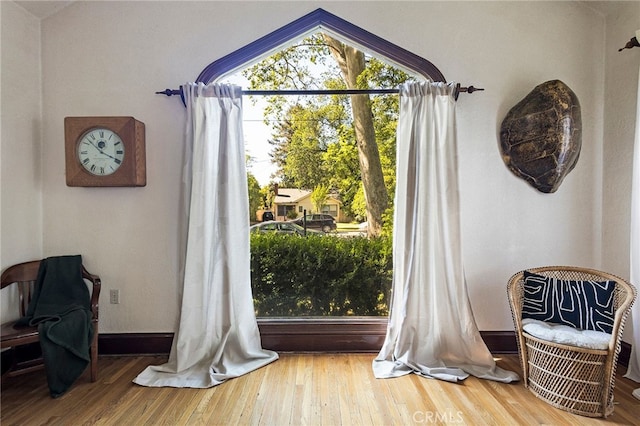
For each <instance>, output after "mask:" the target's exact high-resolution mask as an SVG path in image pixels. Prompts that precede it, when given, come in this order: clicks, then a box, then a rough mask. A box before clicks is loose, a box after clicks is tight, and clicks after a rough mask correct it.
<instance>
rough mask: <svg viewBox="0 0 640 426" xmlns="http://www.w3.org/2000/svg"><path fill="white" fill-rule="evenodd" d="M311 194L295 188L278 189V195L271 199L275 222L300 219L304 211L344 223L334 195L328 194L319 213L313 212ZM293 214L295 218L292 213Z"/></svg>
mask: <svg viewBox="0 0 640 426" xmlns="http://www.w3.org/2000/svg"><path fill="white" fill-rule="evenodd" d="M311 193H312V191H309V190H307V189H297V188H278V195H276V197H275V198H274V199H273V213H274V215H275V219H276V220H291V219H296V218H298V217H301V216H302V215H303V213H304V211H305V210H306V211H307V213H325V214H330V215H331V216H333V217H334V218H335V219H336V221H337V222H344V221H346V219H347V218H345V217H344V216H343V214H342V209H341V208H340V207H341V204H342V203H341V202H340V200H338V199H337V198H336V196H335V195H333V194H329V197H328V198H327V200H326V201H325V203H324V204H323V205H322V209H321V211H319V212H315V211H314V210H315V208H314V207H313V202H312V201H311ZM292 211H293V212H295V216H293V213H289V212H292Z"/></svg>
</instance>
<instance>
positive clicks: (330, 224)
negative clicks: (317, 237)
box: [293, 214, 337, 232]
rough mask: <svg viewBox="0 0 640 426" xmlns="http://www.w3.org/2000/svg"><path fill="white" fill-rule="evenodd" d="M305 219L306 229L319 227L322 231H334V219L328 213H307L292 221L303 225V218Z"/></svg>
mask: <svg viewBox="0 0 640 426" xmlns="http://www.w3.org/2000/svg"><path fill="white" fill-rule="evenodd" d="M305 218H306V220H307V229H310V228H311V229H320V230H322V232H330V231H334V230H335V229H336V228H337V225H336V220H335V219H334V218H333V216H331V215H330V214H308V215H307V216H305V217H301V218H298V219H296V220H294V221H293V223H296V224H298V225H300V226H303V227H304V220H305Z"/></svg>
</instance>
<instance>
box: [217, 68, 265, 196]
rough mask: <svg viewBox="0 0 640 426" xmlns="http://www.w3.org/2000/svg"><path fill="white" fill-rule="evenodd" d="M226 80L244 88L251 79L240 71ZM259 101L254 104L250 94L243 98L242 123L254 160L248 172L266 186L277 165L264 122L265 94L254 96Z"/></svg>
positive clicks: (246, 143)
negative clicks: (270, 154)
mask: <svg viewBox="0 0 640 426" xmlns="http://www.w3.org/2000/svg"><path fill="white" fill-rule="evenodd" d="M223 81H224V82H226V83H233V84H237V85H238V86H240V87H242V88H243V89H247V88H248V87H249V81H248V80H247V79H245V78H244V77H243V76H242V75H241V74H240V72H238V73H237V74H234V75H232V76H229V77H225V78H224V80H223ZM253 98H254V99H256V100H257V101H258V102H257V103H256V104H255V105H254V102H253V100H252V99H251V98H250V97H249V96H244V97H243V98H242V124H243V132H244V145H245V151H246V153H247V155H249V156H251V158H252V162H251V164H250V165H249V167H248V170H247V171H248V172H250V173H251V174H253V176H255V178H256V179H257V180H258V183H259V184H260V186H261V187H262V186H265V185H267V184H268V183H269V182H270V181H271V175H272V174H273V173H274V172H275V171H276V169H277V168H276V166H275V165H274V164H273V163H272V161H271V157H270V156H269V152H270V151H271V148H272V147H271V145H270V144H269V142H268V141H269V138H270V136H271V131H272V130H271V128H270V127H269V126H267V125H266V124H264V121H263V119H264V115H263V111H264V108H265V106H266V102H265V100H264V98H265V97H264V96H254V97H253Z"/></svg>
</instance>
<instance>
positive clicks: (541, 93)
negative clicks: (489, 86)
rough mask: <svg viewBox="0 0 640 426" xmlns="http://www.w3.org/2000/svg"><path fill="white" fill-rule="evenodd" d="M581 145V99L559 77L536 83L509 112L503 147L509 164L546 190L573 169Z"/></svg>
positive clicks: (502, 129) (502, 133) (502, 131)
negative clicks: (579, 100)
mask: <svg viewBox="0 0 640 426" xmlns="http://www.w3.org/2000/svg"><path fill="white" fill-rule="evenodd" d="M581 146H582V120H581V116H580V103H579V102H578V97H577V96H576V95H575V93H573V91H572V90H571V89H570V88H569V87H568V86H567V85H566V84H564V83H563V82H562V81H560V80H551V81H547V82H545V83H542V84H540V85H539V86H536V87H535V88H534V89H533V90H532V91H531V93H529V94H528V95H527V96H525V97H524V99H522V100H521V101H520V102H518V103H517V104H516V105H515V106H514V107H513V108H511V110H510V111H509V112H508V113H507V115H506V117H505V118H504V120H503V121H502V125H501V127H500V149H501V153H502V159H503V161H504V163H505V164H506V165H507V167H508V168H509V169H510V170H511V171H512V172H513V173H514V174H515V175H516V176H518V177H520V178H522V179H524V180H526V181H527V182H529V183H530V184H531V185H532V186H533V187H534V188H536V189H537V190H539V191H541V192H544V193H552V192H555V191H556V190H557V189H558V187H560V184H561V183H562V180H563V179H564V178H565V176H566V175H567V174H568V173H569V172H570V171H571V170H573V168H574V167H575V165H576V163H577V162H578V157H579V156H580V147H581Z"/></svg>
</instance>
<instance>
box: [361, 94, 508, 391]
mask: <svg viewBox="0 0 640 426" xmlns="http://www.w3.org/2000/svg"><path fill="white" fill-rule="evenodd" d="M454 93H455V85H454V84H453V83H449V84H446V83H406V84H404V85H403V86H402V87H401V88H400V117H399V120H398V129H397V148H396V149H397V155H396V176H397V179H396V200H395V217H394V225H393V284H392V285H393V290H392V295H393V296H392V297H393V299H392V303H391V312H390V316H389V324H388V327H387V335H386V338H385V342H384V345H383V347H382V349H381V350H380V353H379V354H378V356H377V357H376V359H375V360H374V361H373V371H374V375H375V376H376V377H377V378H389V377H397V376H402V375H405V374H408V373H412V372H413V373H416V374H420V375H424V376H427V377H433V378H438V379H443V380H447V381H458V380H463V379H465V378H466V377H468V375H469V374H472V375H474V376H477V377H480V378H485V379H492V380H497V381H502V382H510V381H514V380H518V376H517V374H515V373H513V372H510V371H505V370H503V369H501V368H499V367H497V366H496V365H495V362H494V360H493V357H492V356H491V353H490V352H489V350H488V349H487V347H486V345H485V343H484V342H483V340H482V338H481V337H480V333H479V331H478V329H477V326H476V323H475V319H474V317H473V313H472V311H471V305H470V303H469V300H468V296H467V287H466V283H465V277H464V272H463V266H462V258H461V257H462V248H461V237H460V218H459V201H458V181H457V170H458V166H457V152H456V149H457V148H456V123H455V105H456V103H455V99H454ZM505 303H506V301H505Z"/></svg>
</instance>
